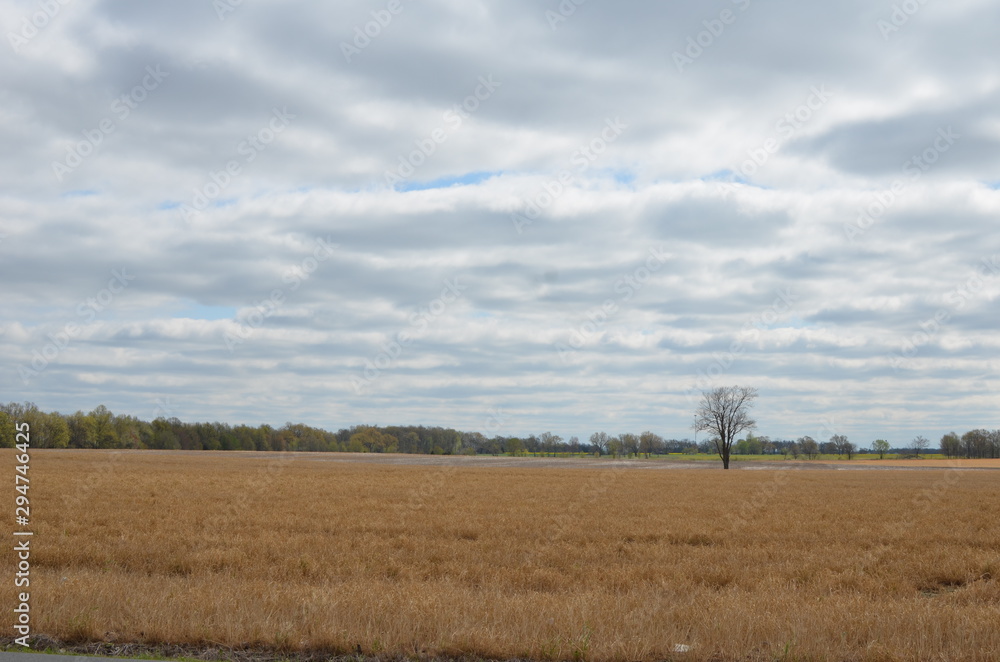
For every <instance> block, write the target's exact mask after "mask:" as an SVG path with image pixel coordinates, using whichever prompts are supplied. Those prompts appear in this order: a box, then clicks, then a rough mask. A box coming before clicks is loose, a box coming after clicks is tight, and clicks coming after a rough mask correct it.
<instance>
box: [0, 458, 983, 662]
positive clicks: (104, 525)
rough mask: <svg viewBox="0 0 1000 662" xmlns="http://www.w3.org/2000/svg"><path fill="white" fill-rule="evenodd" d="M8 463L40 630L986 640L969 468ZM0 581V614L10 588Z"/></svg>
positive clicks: (441, 638)
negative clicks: (19, 471)
mask: <svg viewBox="0 0 1000 662" xmlns="http://www.w3.org/2000/svg"><path fill="white" fill-rule="evenodd" d="M12 461H13V460H12V459H11V461H10V463H12ZM32 462H33V464H32V470H31V471H32V493H33V494H32V497H33V498H32V510H33V513H34V515H35V517H34V518H33V529H34V530H35V532H36V533H35V536H34V540H33V542H32V546H33V552H32V585H31V590H32V600H33V605H32V613H33V625H34V628H33V629H34V631H35V632H38V633H44V634H47V635H51V636H54V637H56V638H57V639H60V640H63V641H76V642H94V641H102V640H103V641H114V642H140V643H148V644H156V643H172V644H190V645H202V644H205V645H207V644H212V645H220V644H221V645H225V646H256V647H262V648H269V649H277V650H282V651H288V652H292V651H315V650H326V651H331V652H354V651H356V650H358V648H359V647H360V649H361V650H362V651H363V652H365V653H369V654H385V655H404V656H415V657H425V656H432V655H458V654H471V655H481V656H484V657H498V658H508V657H525V658H536V659H567V660H573V659H578V660H615V661H631V660H652V659H685V660H708V659H725V660H729V659H733V660H736V659H748V660H749V659H753V660H757V659H762V660H764V659H766V660H771V659H788V660H792V659H823V660H872V661H875V660H886V661H888V660H937V659H941V660H945V659H947V660H995V659H998V657H1000V581H998V573H1000V527H998V526H997V525H996V515H995V513H996V511H997V506H998V504H1000V482H998V480H997V478H998V477H1000V476H998V474H997V473H995V472H993V471H978V472H977V471H957V470H940V471H937V470H933V471H919V472H908V471H891V472H843V471H823V470H813V471H794V470H784V471H747V472H742V471H729V472H723V471H721V470H714V469H713V470H703V471H697V472H691V471H635V470H629V469H614V468H610V469H601V470H588V469H554V468H532V467H531V466H530V465H525V466H524V467H523V468H510V467H505V468H496V469H492V468H481V467H449V466H438V467H427V466H406V465H371V464H364V463H334V462H307V461H301V460H296V459H294V458H293V459H287V458H285V457H281V458H279V457H277V456H276V457H275V458H271V459H259V458H243V457H239V456H238V455H235V454H229V455H219V454H208V453H206V454H203V455H194V456H191V455H185V456H180V455H171V454H169V453H164V454H128V453H121V454H117V455H113V454H111V453H104V452H98V451H95V452H86V453H84V452H69V451H36V452H35V453H34V455H33V458H32ZM6 559H7V560H6V561H5V563H6V566H7V568H8V571H9V572H10V573H11V574H9V575H8V576H12V573H13V565H12V560H11V559H12V555H10V554H8V555H7V557H6ZM4 599H5V601H6V608H5V611H6V613H8V614H10V613H12V612H11V610H12V609H13V605H12V604H11V602H12V600H13V592H12V591H7V592H6V593H5V597H4ZM676 644H684V645H689V646H691V648H690V650H689V651H688V652H686V653H677V652H675V651H674V647H675V645H676Z"/></svg>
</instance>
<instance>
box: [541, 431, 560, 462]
mask: <svg viewBox="0 0 1000 662" xmlns="http://www.w3.org/2000/svg"><path fill="white" fill-rule="evenodd" d="M561 443H562V437H560V436H559V435H556V434H552V433H551V432H543V433H542V434H541V436H539V437H538V444H539V446H540V447H541V449H542V452H543V453H551V454H552V455H553V456H555V454H556V452H557V451H558V450H559V444H561Z"/></svg>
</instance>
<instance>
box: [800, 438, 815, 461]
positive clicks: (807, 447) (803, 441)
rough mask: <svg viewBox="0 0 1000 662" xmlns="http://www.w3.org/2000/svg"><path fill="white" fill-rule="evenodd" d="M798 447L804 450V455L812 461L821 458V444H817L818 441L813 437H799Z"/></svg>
mask: <svg viewBox="0 0 1000 662" xmlns="http://www.w3.org/2000/svg"><path fill="white" fill-rule="evenodd" d="M798 445H799V448H800V449H801V450H802V454H803V455H805V456H806V457H808V458H809V459H810V460H815V459H816V458H817V457H819V444H818V443H816V440H815V439H813V438H812V437H810V436H808V435H807V436H805V437H799V440H798Z"/></svg>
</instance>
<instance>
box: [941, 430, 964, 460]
mask: <svg viewBox="0 0 1000 662" xmlns="http://www.w3.org/2000/svg"><path fill="white" fill-rule="evenodd" d="M941 452H942V453H944V454H945V457H958V456H959V455H961V454H962V440H961V439H960V438H959V436H958V435H957V434H955V433H954V432H949V433H948V434H946V435H944V436H943V437H941Z"/></svg>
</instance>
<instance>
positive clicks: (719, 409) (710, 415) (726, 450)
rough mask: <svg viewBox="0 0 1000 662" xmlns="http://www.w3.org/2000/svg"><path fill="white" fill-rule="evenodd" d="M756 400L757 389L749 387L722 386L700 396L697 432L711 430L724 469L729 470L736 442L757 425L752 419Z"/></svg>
mask: <svg viewBox="0 0 1000 662" xmlns="http://www.w3.org/2000/svg"><path fill="white" fill-rule="evenodd" d="M756 399H757V389H755V388H751V387H747V386H721V387H719V388H714V389H712V390H711V391H704V392H702V394H701V403H700V404H699V405H698V409H697V411H695V414H694V425H693V426H692V427H693V428H694V429H695V430H696V431H698V432H701V431H702V430H708V431H709V432H711V433H712V434H714V435H715V438H714V439H713V440H712V441H713V443H715V450H716V451H718V453H719V457H721V458H722V468H723V469H728V468H729V456H730V453H731V451H732V449H733V441H735V440H736V437H737V436H739V434H740V433H741V432H744V431H748V430H753V429H754V428H756V427H757V421H755V420H753V419H752V418H750V411H749V410H750V408H751V407H753V405H754V400H756Z"/></svg>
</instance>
